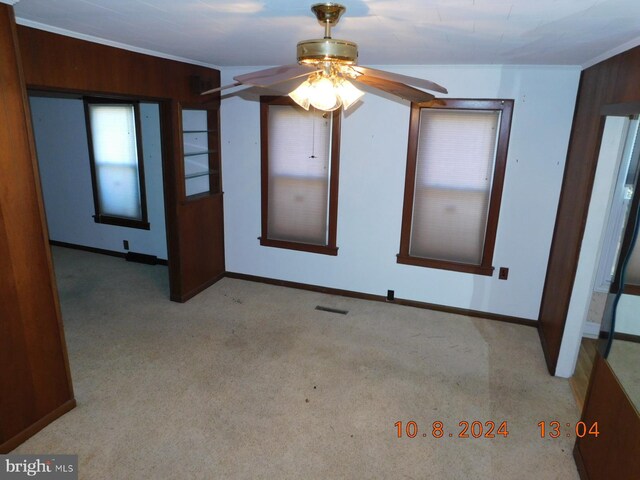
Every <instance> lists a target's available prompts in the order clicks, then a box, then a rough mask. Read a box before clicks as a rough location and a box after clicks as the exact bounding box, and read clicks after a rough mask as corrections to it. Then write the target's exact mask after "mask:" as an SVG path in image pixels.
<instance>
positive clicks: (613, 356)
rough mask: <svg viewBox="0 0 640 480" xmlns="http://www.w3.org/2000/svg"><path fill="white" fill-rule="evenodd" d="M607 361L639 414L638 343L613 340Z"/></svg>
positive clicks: (639, 370)
mask: <svg viewBox="0 0 640 480" xmlns="http://www.w3.org/2000/svg"><path fill="white" fill-rule="evenodd" d="M607 360H608V361H609V365H610V366H611V369H612V370H613V372H614V373H615V374H616V377H618V380H619V381H620V383H621V384H622V386H623V387H624V389H625V391H626V392H627V395H628V396H629V398H630V399H631V402H632V403H633V404H634V405H635V407H636V409H637V410H638V411H639V412H640V368H638V365H640V343H636V342H627V341H624V340H614V341H613V344H612V345H611V351H610V352H609V357H608V358H607Z"/></svg>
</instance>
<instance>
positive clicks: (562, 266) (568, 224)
mask: <svg viewBox="0 0 640 480" xmlns="http://www.w3.org/2000/svg"><path fill="white" fill-rule="evenodd" d="M638 85H640V47H636V48H633V49H631V50H628V51H627V52H624V53H621V54H619V55H616V56H614V57H612V58H610V59H608V60H606V61H604V62H601V63H598V64H597V65H594V66H593V67H590V68H588V69H586V70H584V71H583V72H582V77H581V80H580V89H579V91H578V100H577V104H576V110H575V114H574V120H573V127H572V130H571V140H570V143H569V152H568V155H567V162H566V166H565V172H564V179H563V182H562V193H561V196H560V204H559V206H558V215H557V218H556V225H555V231H554V234H553V241H552V245H551V253H550V256H549V265H548V267H547V276H546V281H545V286H544V291H543V296H542V303H541V307H540V316H539V332H540V338H541V340H542V346H543V350H544V353H545V357H546V361H547V366H548V368H549V372H550V373H551V374H552V375H553V374H555V371H556V366H557V363H558V356H559V354H560V345H561V343H562V336H563V333H564V326H565V322H566V319H567V312H568V310H569V301H570V299H571V293H572V290H573V283H574V279H575V274H576V269H577V267H578V259H579V256H580V248H581V244H582V237H583V234H584V228H585V224H586V221H587V213H588V209H589V201H590V199H591V190H592V189H593V181H594V177H595V172H596V165H597V162H598V153H599V150H600V140H601V137H602V130H603V128H604V120H603V117H602V115H601V112H602V109H603V107H604V106H606V105H612V104H619V103H629V102H638V101H640V88H638Z"/></svg>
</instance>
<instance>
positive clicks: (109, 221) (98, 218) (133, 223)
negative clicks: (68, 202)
mask: <svg viewBox="0 0 640 480" xmlns="http://www.w3.org/2000/svg"><path fill="white" fill-rule="evenodd" d="M93 219H94V220H95V222H96V223H103V224H105V225H115V226H117V227H127V228H138V229H140V230H151V225H150V224H149V222H146V221H140V220H130V219H128V218H119V217H107V216H105V215H94V216H93Z"/></svg>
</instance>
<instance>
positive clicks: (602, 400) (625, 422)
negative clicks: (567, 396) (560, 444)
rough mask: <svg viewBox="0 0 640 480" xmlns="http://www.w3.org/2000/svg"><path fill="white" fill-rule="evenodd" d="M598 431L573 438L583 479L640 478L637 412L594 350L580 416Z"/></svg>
mask: <svg viewBox="0 0 640 480" xmlns="http://www.w3.org/2000/svg"><path fill="white" fill-rule="evenodd" d="M581 420H582V421H583V422H584V423H585V424H586V425H587V428H589V427H590V426H591V425H593V424H594V423H596V422H597V423H598V430H599V432H600V434H599V435H598V436H597V437H595V436H593V435H585V436H584V437H583V438H577V439H576V445H575V448H574V450H573V456H574V458H575V460H576V464H577V466H578V471H579V472H580V478H582V479H585V480H587V479H588V480H608V479H610V478H611V479H613V478H615V479H620V480H622V479H629V480H631V479H637V478H640V416H638V412H637V411H636V409H635V407H634V406H633V404H632V403H631V401H630V400H629V397H627V395H626V393H625V391H624V389H623V388H622V386H621V385H620V382H619V381H618V379H617V378H616V376H615V374H614V373H613V371H612V370H611V367H610V366H609V363H608V362H607V361H606V360H604V359H603V358H602V355H600V352H598V353H596V361H595V364H594V367H593V373H592V374H591V381H590V384H589V390H588V392H587V399H586V401H585V405H584V409H583V412H582V419H581Z"/></svg>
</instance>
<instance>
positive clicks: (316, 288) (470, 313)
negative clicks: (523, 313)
mask: <svg viewBox="0 0 640 480" xmlns="http://www.w3.org/2000/svg"><path fill="white" fill-rule="evenodd" d="M225 276H226V277H229V278H235V279H238V280H247V281H250V282H258V283H266V284H269V285H278V286H280V287H289V288H297V289H299V290H308V291H311V292H318V293H326V294H329V295H339V296H342V297H350V298H359V299H361V300H372V301H374V302H384V303H391V304H397V305H404V306H406V307H415V308H422V309H425V310H434V311H438V312H445V313H452V314H455V315H464V316H467V317H476V318H486V319H488V320H497V321H500V322H506V323H515V324H517V325H524V326H527V327H533V328H538V322H536V321H535V320H529V319H526V318H519V317H512V316H509V315H500V314H496V313H487V312H481V311H478V310H469V309H466V308H457V307H449V306H446V305H438V304H436V303H427V302H418V301H415V300H406V299H403V298H396V299H395V300H391V301H389V300H387V297H386V296H384V295H373V294H371V293H362V292H354V291H352V290H342V289H339V288H331V287H323V286H320V285H311V284H308V283H298V282H290V281H288V280H278V279H275V278H269V277H260V276H256V275H247V274H245V273H237V272H226V274H225Z"/></svg>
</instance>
